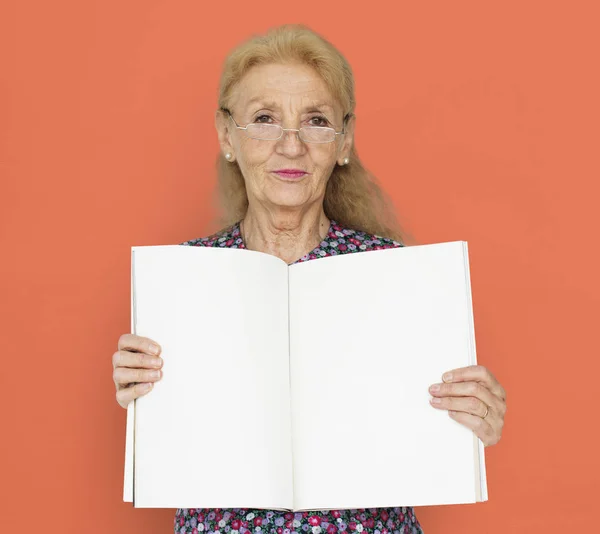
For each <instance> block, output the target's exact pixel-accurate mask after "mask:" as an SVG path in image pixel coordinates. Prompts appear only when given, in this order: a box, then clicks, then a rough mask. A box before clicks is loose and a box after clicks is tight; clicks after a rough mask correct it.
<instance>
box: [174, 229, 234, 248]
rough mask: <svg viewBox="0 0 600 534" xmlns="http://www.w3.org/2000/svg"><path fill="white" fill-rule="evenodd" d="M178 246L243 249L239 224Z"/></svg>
mask: <svg viewBox="0 0 600 534" xmlns="http://www.w3.org/2000/svg"><path fill="white" fill-rule="evenodd" d="M179 244H180V245H186V246H192V247H222V248H244V243H243V240H242V236H241V233H240V225H239V223H235V224H232V225H231V226H227V227H225V228H222V229H221V230H219V231H218V232H215V233H214V234H211V235H209V236H206V237H198V238H196V239H190V240H189V241H184V242H183V243H179Z"/></svg>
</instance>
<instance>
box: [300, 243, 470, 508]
mask: <svg viewBox="0 0 600 534" xmlns="http://www.w3.org/2000/svg"><path fill="white" fill-rule="evenodd" d="M465 263H467V264H468V257H467V246H466V243H465V242H451V243H440V244H434V245H420V246H412V247H403V248H396V249H387V250H378V251H369V252H362V253H354V254H349V255H344V256H335V257H327V258H322V259H318V260H313V261H310V262H306V263H299V264H296V265H293V266H291V267H290V277H289V278H290V282H289V284H290V325H291V328H290V366H291V375H292V424H293V430H292V433H293V438H294V498H295V502H294V506H295V508H296V509H331V508H334V509H335V508H369V507H393V506H417V505H427V504H450V503H467V502H475V501H476V500H478V490H479V489H480V487H479V469H478V464H479V458H478V451H479V449H478V447H474V438H473V433H472V432H471V430H468V429H467V428H465V427H463V426H461V425H460V424H459V423H457V422H456V421H454V420H452V419H451V418H450V417H449V416H448V414H447V412H446V411H445V410H437V409H435V408H433V407H432V406H431V405H430V404H429V398H430V394H429V392H428V388H429V386H430V385H431V384H433V383H436V382H441V377H442V374H443V373H444V372H445V371H447V370H449V369H453V368H457V367H463V366H467V365H471V364H472V363H474V362H475V361H476V358H475V344H474V332H473V318H472V307H471V300H470V294H469V290H470V287H469V285H468V283H467V280H466V277H467V274H468V272H467V271H466V268H465Z"/></svg>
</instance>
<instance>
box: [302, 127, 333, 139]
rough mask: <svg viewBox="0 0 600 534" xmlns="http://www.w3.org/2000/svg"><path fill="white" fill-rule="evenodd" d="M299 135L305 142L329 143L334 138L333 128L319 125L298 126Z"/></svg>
mask: <svg viewBox="0 0 600 534" xmlns="http://www.w3.org/2000/svg"><path fill="white" fill-rule="evenodd" d="M300 137H301V138H302V140H303V141H306V142H307V143H331V142H332V141H333V140H334V139H335V130H334V129H333V128H322V127H320V126H304V127H303V128H300Z"/></svg>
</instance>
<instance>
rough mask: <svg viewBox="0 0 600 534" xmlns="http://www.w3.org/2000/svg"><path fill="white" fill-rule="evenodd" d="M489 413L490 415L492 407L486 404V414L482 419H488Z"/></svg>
mask: <svg viewBox="0 0 600 534" xmlns="http://www.w3.org/2000/svg"><path fill="white" fill-rule="evenodd" d="M488 413H490V407H489V406H488V405H487V404H486V405H485V414H484V415H483V417H482V419H485V418H486V417H487V415H488Z"/></svg>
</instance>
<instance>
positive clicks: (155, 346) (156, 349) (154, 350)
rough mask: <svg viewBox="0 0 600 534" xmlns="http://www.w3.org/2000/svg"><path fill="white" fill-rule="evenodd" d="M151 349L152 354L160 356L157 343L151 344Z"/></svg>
mask: <svg viewBox="0 0 600 534" xmlns="http://www.w3.org/2000/svg"><path fill="white" fill-rule="evenodd" d="M149 349H150V352H151V353H152V354H158V350H159V349H158V345H156V344H155V343H150V347H149Z"/></svg>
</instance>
